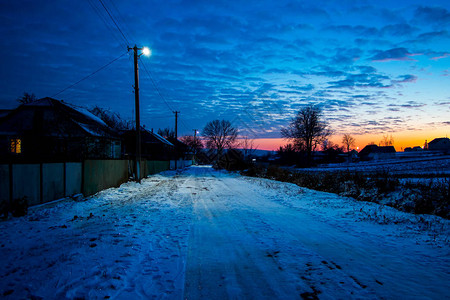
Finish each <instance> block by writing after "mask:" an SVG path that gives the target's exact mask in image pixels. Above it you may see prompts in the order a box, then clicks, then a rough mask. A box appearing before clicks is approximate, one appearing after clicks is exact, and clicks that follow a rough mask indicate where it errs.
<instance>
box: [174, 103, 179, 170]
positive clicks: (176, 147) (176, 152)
mask: <svg viewBox="0 0 450 300" xmlns="http://www.w3.org/2000/svg"><path fill="white" fill-rule="evenodd" d="M173 113H174V114H175V170H177V169H178V114H179V113H180V112H179V111H174V112H173Z"/></svg>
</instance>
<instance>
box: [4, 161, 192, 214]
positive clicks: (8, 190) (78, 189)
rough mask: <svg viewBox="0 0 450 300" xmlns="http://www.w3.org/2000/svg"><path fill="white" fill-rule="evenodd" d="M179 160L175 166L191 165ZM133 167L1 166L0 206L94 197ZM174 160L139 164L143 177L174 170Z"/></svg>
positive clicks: (120, 180)
mask: <svg viewBox="0 0 450 300" xmlns="http://www.w3.org/2000/svg"><path fill="white" fill-rule="evenodd" d="M191 164H192V162H191V161H182V160H180V161H178V162H177V167H178V168H183V167H186V166H189V165H191ZM132 165H133V162H132V161H128V160H85V161H83V162H63V163H39V164H1V165H0V207H1V206H2V203H3V204H5V203H8V202H10V203H11V202H12V201H15V200H17V199H22V198H24V197H26V199H27V202H28V205H29V206H33V205H37V204H42V203H46V202H50V201H53V200H56V199H60V198H64V197H68V196H73V195H76V194H83V195H85V196H89V195H93V194H95V193H97V192H99V191H101V190H104V189H107V188H110V187H116V186H119V185H120V184H122V183H124V182H126V181H127V180H128V178H129V171H130V169H131V166H132ZM174 165H175V163H174V162H173V161H146V160H143V161H142V162H141V172H142V176H144V177H145V176H147V175H151V174H155V173H159V172H162V171H165V170H169V169H173V168H171V166H174Z"/></svg>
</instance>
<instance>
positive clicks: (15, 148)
mask: <svg viewBox="0 0 450 300" xmlns="http://www.w3.org/2000/svg"><path fill="white" fill-rule="evenodd" d="M10 150H11V153H17V154H19V153H22V140H21V139H10Z"/></svg>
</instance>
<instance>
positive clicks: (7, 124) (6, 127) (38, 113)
mask: <svg viewBox="0 0 450 300" xmlns="http://www.w3.org/2000/svg"><path fill="white" fill-rule="evenodd" d="M27 132H28V133H29V132H33V133H36V134H39V135H44V136H71V137H77V136H78V137H79V136H93V137H116V136H117V133H116V132H115V131H114V130H112V129H111V128H109V127H108V126H107V125H106V124H105V123H104V122H103V121H102V120H101V119H99V118H98V117H96V116H95V115H93V114H91V113H90V112H89V111H87V110H86V109H84V108H80V107H76V106H74V105H71V104H68V103H65V102H63V101H59V100H56V99H53V98H50V97H46V98H42V99H39V100H36V101H33V102H31V103H26V104H22V105H20V106H19V107H18V108H16V109H15V110H13V111H12V112H11V113H10V114H8V115H7V116H6V117H5V118H3V119H2V120H1V122H0V134H15V135H22V134H24V133H27Z"/></svg>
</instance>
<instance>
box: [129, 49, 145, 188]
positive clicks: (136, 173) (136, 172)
mask: <svg viewBox="0 0 450 300" xmlns="http://www.w3.org/2000/svg"><path fill="white" fill-rule="evenodd" d="M143 49H144V48H138V47H137V46H136V45H134V47H133V48H130V47H128V51H130V50H133V52H134V106H135V111H136V157H135V159H134V179H135V180H136V181H137V182H139V183H141V119H140V114H139V65H138V58H139V56H141V55H142V54H139V55H138V50H143ZM147 50H148V49H147Z"/></svg>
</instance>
